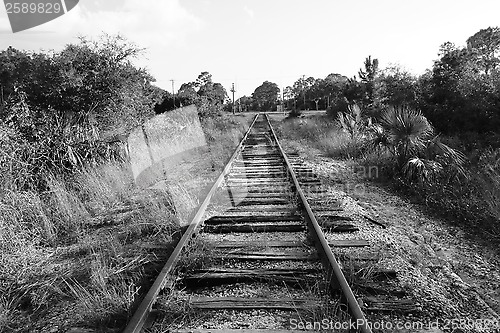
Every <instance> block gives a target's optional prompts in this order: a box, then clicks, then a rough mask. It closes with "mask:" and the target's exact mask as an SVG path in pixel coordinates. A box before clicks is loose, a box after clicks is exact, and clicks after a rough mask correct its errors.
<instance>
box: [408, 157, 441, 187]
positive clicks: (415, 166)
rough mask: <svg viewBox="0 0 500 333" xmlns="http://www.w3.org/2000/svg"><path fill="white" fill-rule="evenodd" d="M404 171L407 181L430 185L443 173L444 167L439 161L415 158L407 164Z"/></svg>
mask: <svg viewBox="0 0 500 333" xmlns="http://www.w3.org/2000/svg"><path fill="white" fill-rule="evenodd" d="M402 171H403V175H404V176H405V178H406V180H408V181H410V182H414V181H416V182H419V183H427V184H428V183H431V182H432V181H433V180H434V179H435V178H436V177H437V175H438V174H439V173H440V172H441V171H443V166H442V165H441V163H439V162H437V161H432V160H428V159H423V158H418V157H413V158H410V159H409V160H408V161H407V162H406V164H405V165H404V167H403V170H402Z"/></svg>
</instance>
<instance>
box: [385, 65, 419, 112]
mask: <svg viewBox="0 0 500 333" xmlns="http://www.w3.org/2000/svg"><path fill="white" fill-rule="evenodd" d="M379 80H380V91H379V96H380V102H381V103H383V104H384V105H392V106H396V105H409V106H416V78H415V77H414V76H413V75H412V74H410V73H409V72H407V71H405V70H404V69H402V68H400V67H397V66H393V67H388V68H385V69H384V70H382V71H381V73H380V76H379Z"/></svg>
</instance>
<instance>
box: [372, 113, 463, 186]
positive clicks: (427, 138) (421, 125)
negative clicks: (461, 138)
mask: <svg viewBox="0 0 500 333" xmlns="http://www.w3.org/2000/svg"><path fill="white" fill-rule="evenodd" d="M369 133H370V136H371V140H370V146H371V147H384V148H385V149H387V150H388V151H389V152H391V154H392V155H393V156H394V158H395V159H396V169H397V170H398V171H400V172H402V174H403V175H404V176H405V177H406V178H407V179H408V180H410V181H415V180H416V181H419V182H423V183H430V182H432V181H433V179H434V178H435V177H436V176H437V175H438V174H442V171H443V170H444V169H447V170H450V171H453V172H451V173H448V175H449V176H450V177H452V176H456V175H457V174H460V175H465V170H464V168H463V164H464V163H465V156H464V155H463V154H462V153H460V152H458V151H456V150H454V149H453V148H450V147H449V146H447V145H445V144H444V143H442V142H441V141H440V139H439V136H437V135H435V134H434V128H433V127H432V125H431V124H430V123H429V121H428V120H427V118H425V116H424V115H423V114H422V113H421V112H420V111H418V110H415V109H412V108H410V107H407V106H391V107H388V108H387V109H385V110H384V111H383V112H382V114H381V117H380V123H379V124H374V125H372V126H371V127H370V130H369Z"/></svg>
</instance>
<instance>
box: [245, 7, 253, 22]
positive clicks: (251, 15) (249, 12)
mask: <svg viewBox="0 0 500 333" xmlns="http://www.w3.org/2000/svg"><path fill="white" fill-rule="evenodd" d="M243 10H244V11H245V13H247V15H248V16H249V17H250V19H251V20H253V18H254V17H255V12H254V11H253V10H252V9H250V8H248V6H247V5H245V6H243Z"/></svg>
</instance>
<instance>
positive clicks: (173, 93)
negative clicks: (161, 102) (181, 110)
mask: <svg viewBox="0 0 500 333" xmlns="http://www.w3.org/2000/svg"><path fill="white" fill-rule="evenodd" d="M170 81H172V96H173V97H174V109H175V92H174V81H175V80H173V79H172V80H170Z"/></svg>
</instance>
